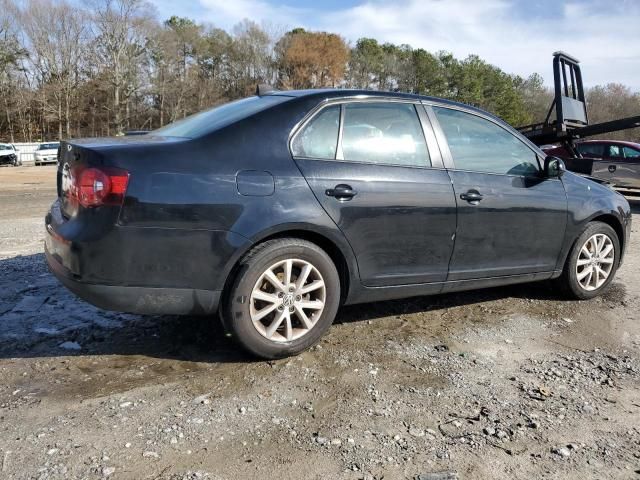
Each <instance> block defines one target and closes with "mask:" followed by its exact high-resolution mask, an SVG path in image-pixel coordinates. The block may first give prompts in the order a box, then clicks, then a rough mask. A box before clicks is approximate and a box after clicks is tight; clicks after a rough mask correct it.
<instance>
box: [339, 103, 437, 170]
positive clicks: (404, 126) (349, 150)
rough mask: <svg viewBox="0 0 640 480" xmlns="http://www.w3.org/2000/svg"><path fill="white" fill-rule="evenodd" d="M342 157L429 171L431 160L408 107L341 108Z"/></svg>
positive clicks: (355, 105) (367, 105) (412, 108)
mask: <svg viewBox="0 0 640 480" xmlns="http://www.w3.org/2000/svg"><path fill="white" fill-rule="evenodd" d="M344 116H345V117H344V122H343V123H344V126H343V131H342V157H343V159H344V160H345V161H351V162H366V163H376V164H388V165H400V166H415V167H428V166H431V159H430V158H429V152H428V150H427V143H426V140H425V137H424V132H423V131H422V126H421V124H420V120H419V118H418V114H417V112H416V108H415V106H414V105H413V104H411V103H394V102H364V103H346V104H345V105H344Z"/></svg>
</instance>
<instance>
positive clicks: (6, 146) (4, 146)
mask: <svg viewBox="0 0 640 480" xmlns="http://www.w3.org/2000/svg"><path fill="white" fill-rule="evenodd" d="M0 150H13V147H12V146H11V145H0Z"/></svg>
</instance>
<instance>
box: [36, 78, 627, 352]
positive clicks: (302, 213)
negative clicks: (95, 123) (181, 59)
mask: <svg viewBox="0 0 640 480" xmlns="http://www.w3.org/2000/svg"><path fill="white" fill-rule="evenodd" d="M58 196H59V198H58V199H57V200H56V201H55V203H54V204H53V205H52V207H51V210H50V212H49V213H48V214H47V216H46V229H47V232H48V234H47V237H46V256H47V262H48V264H49V266H50V268H51V270H52V271H53V272H54V273H55V274H56V276H57V277H58V278H59V279H60V280H61V281H62V282H63V283H64V284H65V285H66V286H67V287H68V288H69V289H70V290H72V291H73V292H75V293H76V294H77V295H79V296H80V297H82V298H83V299H85V300H87V301H89V302H91V303H93V304H95V305H97V306H99V307H102V308H107V309H113V310H120V311H126V312H137V313H146V314H160V313H162V314H164V313H166V314H188V315H191V314H205V315H208V314H213V313H215V312H219V313H220V314H221V315H220V317H221V318H222V320H223V322H224V324H225V327H226V328H227V329H228V330H229V331H230V332H231V333H232V334H233V336H234V337H235V338H236V339H237V340H238V342H239V343H240V344H241V345H242V346H244V347H245V348H246V349H248V350H249V351H250V352H252V353H254V354H256V355H258V356H261V357H264V358H275V357H282V356H287V355H292V354H296V353H299V352H301V351H303V350H305V349H306V348H308V347H310V346H311V345H313V344H314V343H316V342H317V341H318V340H319V339H320V337H321V336H322V334H323V333H324V332H325V331H326V330H327V329H328V328H329V326H330V325H331V323H332V322H333V319H334V317H335V315H336V312H337V310H338V307H339V306H340V305H342V304H354V303H362V302H371V301H375V300H386V299H394V298H402V297H409V296H416V295H428V294H438V293H442V292H452V291H459V290H468V289H475V288H483V287H494V286H499V285H507V284H513V283H519V282H530V281H537V280H550V279H559V282H560V284H561V285H562V286H563V287H564V288H565V289H566V291H567V292H568V293H569V294H570V295H571V296H573V297H574V298H579V299H587V298H591V297H594V296H596V295H598V294H600V293H601V292H602V291H603V290H604V289H605V288H606V287H607V286H608V285H609V284H610V283H611V281H612V279H613V277H614V275H615V272H616V270H617V269H618V267H619V266H620V264H621V261H622V258H623V255H624V251H625V248H626V247H627V245H628V242H629V233H630V230H631V214H630V209H629V204H628V203H627V201H626V200H625V199H624V198H623V197H622V196H621V195H619V194H617V193H615V192H614V191H612V190H611V189H610V188H608V187H606V186H603V185H599V184H597V183H594V182H593V181H590V180H588V179H585V178H582V177H579V176H577V175H574V174H572V173H570V172H565V169H564V165H563V163H562V161H561V160H559V159H557V158H554V157H546V158H545V156H544V154H543V153H542V151H541V150H539V149H538V148H537V147H536V146H534V145H533V144H531V143H530V142H529V141H527V140H526V139H525V138H524V137H523V136H521V135H520V134H519V133H518V132H516V131H515V130H514V129H512V128H511V127H510V126H509V125H507V124H506V123H504V122H503V121H501V120H500V119H498V118H496V117H494V116H492V115H490V114H488V113H486V112H483V111H481V110H478V109H475V108H472V107H469V106H466V105H461V104H458V103H453V102H449V101H445V100H439V99H435V98H428V97H422V96H415V95H409V94H399V93H384V92H370V91H349V90H313V91H288V92H270V93H265V94H261V95H256V96H255V97H250V98H246V99H243V100H239V101H236V102H233V103H229V104H226V105H222V106H220V107H217V108H214V109H212V110H208V111H205V112H202V113H199V114H197V115H194V116H192V117H189V118H187V119H185V120H182V121H179V122H176V123H173V124H171V125H168V126H166V127H164V128H161V129H159V130H156V131H153V132H150V133H149V134H147V135H142V136H132V137H120V138H103V139H83V140H74V141H68V142H63V143H62V144H61V148H60V162H59V170H58Z"/></svg>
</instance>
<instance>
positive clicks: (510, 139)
mask: <svg viewBox="0 0 640 480" xmlns="http://www.w3.org/2000/svg"><path fill="white" fill-rule="evenodd" d="M433 110H434V111H435V113H436V116H437V118H438V121H439V123H440V126H441V127H442V130H443V131H444V135H445V137H446V139H447V143H448V144H449V150H451V155H452V156H453V161H454V163H455V166H456V169H458V170H469V171H473V172H483V173H497V174H503V175H537V174H538V173H539V166H538V160H537V157H536V154H535V153H534V151H533V150H532V149H531V148H529V147H528V146H527V145H525V144H524V142H522V141H521V140H519V139H518V138H517V137H516V136H515V135H513V134H511V133H510V132H508V131H507V130H505V129H504V128H502V127H500V126H499V125H496V124H495V123H493V122H490V121H489V120H486V119H484V118H482V117H479V116H477V115H473V114H470V113H466V112H461V111H459V110H453V109H450V108H444V107H434V108H433Z"/></svg>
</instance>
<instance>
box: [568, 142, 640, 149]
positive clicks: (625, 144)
mask: <svg viewBox="0 0 640 480" xmlns="http://www.w3.org/2000/svg"><path fill="white" fill-rule="evenodd" d="M594 143H596V144H597V143H609V144H611V145H621V146H623V147H633V148H636V149H640V143H635V142H627V141H625V140H585V141H583V142H580V144H594Z"/></svg>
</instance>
